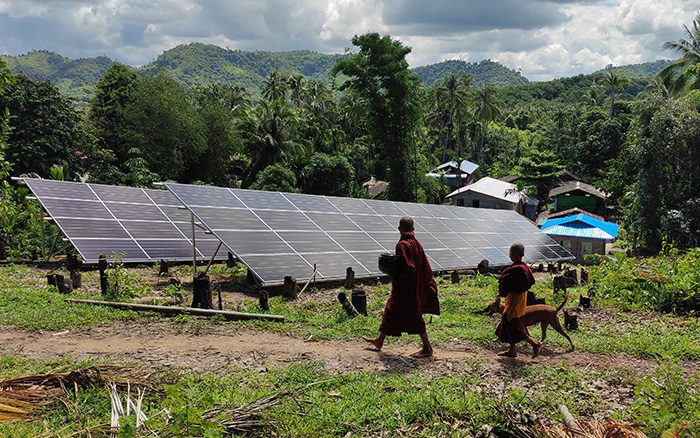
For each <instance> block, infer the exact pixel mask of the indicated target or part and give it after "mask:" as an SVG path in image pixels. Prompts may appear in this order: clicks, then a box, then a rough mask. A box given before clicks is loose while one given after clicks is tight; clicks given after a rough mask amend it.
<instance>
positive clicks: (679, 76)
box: [657, 12, 700, 95]
mask: <svg viewBox="0 0 700 438" xmlns="http://www.w3.org/2000/svg"><path fill="white" fill-rule="evenodd" d="M683 29H684V32H685V38H681V39H679V40H678V41H667V42H666V43H664V46H663V47H664V49H666V50H671V51H673V52H676V53H680V55H681V57H680V58H679V59H678V60H676V62H674V63H673V64H671V65H669V66H667V67H666V68H664V69H663V70H661V71H660V72H659V73H658V75H657V76H658V77H659V78H661V79H663V80H666V81H668V82H670V85H671V86H670V91H671V94H672V95H679V94H682V93H684V92H685V91H687V90H688V89H700V12H698V13H697V15H696V16H695V20H693V24H692V25H691V27H690V28H689V27H688V26H685V25H683Z"/></svg>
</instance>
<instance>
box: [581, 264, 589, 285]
mask: <svg viewBox="0 0 700 438" xmlns="http://www.w3.org/2000/svg"><path fill="white" fill-rule="evenodd" d="M583 283H588V269H586V268H581V284H583Z"/></svg>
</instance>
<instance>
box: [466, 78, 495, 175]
mask: <svg viewBox="0 0 700 438" xmlns="http://www.w3.org/2000/svg"><path fill="white" fill-rule="evenodd" d="M473 103H474V105H475V110H474V115H475V116H476V118H477V120H479V122H481V141H480V143H479V151H478V154H477V161H478V162H479V164H481V163H482V162H483V159H484V140H485V139H486V127H487V126H488V125H489V123H491V122H492V121H495V120H497V119H498V118H499V117H501V107H502V104H501V101H500V100H499V99H498V96H497V95H496V88H495V87H493V86H491V85H484V86H483V87H481V88H479V89H477V92H476V96H475V97H474V100H473Z"/></svg>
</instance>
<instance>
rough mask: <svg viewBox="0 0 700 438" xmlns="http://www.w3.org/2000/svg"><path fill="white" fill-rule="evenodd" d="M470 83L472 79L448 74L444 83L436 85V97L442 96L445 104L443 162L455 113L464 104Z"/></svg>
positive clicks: (466, 76) (467, 76)
mask: <svg viewBox="0 0 700 438" xmlns="http://www.w3.org/2000/svg"><path fill="white" fill-rule="evenodd" d="M471 82H472V77H471V76H469V75H462V76H459V77H458V76H457V75H455V74H454V73H450V74H449V75H448V76H447V77H446V78H445V80H444V81H441V82H440V83H439V84H438V87H437V92H438V96H444V99H445V101H446V103H447V132H446V133H445V142H444V146H443V150H442V161H443V162H444V161H445V154H446V153H447V148H448V146H449V142H450V138H451V137H452V128H453V126H454V123H453V119H454V116H455V113H457V111H458V109H459V108H460V107H462V106H463V105H464V104H465V103H466V100H467V92H468V90H469V88H470V87H471Z"/></svg>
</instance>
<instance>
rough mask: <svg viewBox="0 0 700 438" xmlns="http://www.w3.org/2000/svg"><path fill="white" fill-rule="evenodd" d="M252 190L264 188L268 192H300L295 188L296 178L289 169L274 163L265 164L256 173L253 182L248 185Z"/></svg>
mask: <svg viewBox="0 0 700 438" xmlns="http://www.w3.org/2000/svg"><path fill="white" fill-rule="evenodd" d="M250 189H252V190H266V191H268V192H287V193H300V192H301V190H299V189H298V188H297V178H296V176H295V175H294V172H292V171H291V170H290V169H287V168H285V167H282V166H280V165H279V164H275V165H272V166H267V167H266V168H265V169H263V171H262V172H260V173H259V174H258V177H257V179H256V180H255V182H254V183H253V184H252V185H251V186H250Z"/></svg>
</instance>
